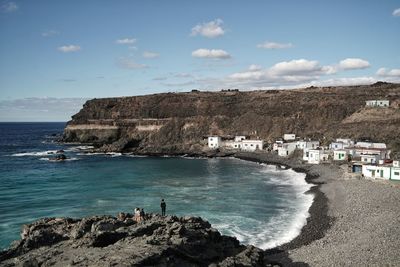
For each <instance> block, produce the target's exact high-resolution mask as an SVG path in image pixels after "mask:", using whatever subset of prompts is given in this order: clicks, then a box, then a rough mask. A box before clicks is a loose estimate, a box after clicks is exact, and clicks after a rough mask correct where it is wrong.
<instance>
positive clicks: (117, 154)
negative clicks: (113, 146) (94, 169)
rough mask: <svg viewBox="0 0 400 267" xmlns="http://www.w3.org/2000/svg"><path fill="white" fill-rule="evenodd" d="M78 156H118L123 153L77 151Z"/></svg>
mask: <svg viewBox="0 0 400 267" xmlns="http://www.w3.org/2000/svg"><path fill="white" fill-rule="evenodd" d="M77 155H80V156H98V155H100V156H111V157H120V156H123V155H124V154H122V153H118V152H87V153H77Z"/></svg>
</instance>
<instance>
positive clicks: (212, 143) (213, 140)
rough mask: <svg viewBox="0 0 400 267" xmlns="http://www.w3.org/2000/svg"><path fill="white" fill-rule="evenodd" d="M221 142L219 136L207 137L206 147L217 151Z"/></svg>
mask: <svg viewBox="0 0 400 267" xmlns="http://www.w3.org/2000/svg"><path fill="white" fill-rule="evenodd" d="M221 144H222V140H221V137H219V136H209V137H208V147H209V148H211V149H217V148H219V147H220V146H221Z"/></svg>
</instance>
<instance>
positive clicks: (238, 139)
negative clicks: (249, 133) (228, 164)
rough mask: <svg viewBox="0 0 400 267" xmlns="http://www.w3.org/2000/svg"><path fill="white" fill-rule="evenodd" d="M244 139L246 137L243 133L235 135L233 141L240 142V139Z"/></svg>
mask: <svg viewBox="0 0 400 267" xmlns="http://www.w3.org/2000/svg"><path fill="white" fill-rule="evenodd" d="M245 139H246V136H244V135H237V136H235V142H241V141H243V140H245Z"/></svg>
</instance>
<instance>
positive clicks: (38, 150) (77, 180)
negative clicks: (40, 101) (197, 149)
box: [0, 123, 313, 249]
mask: <svg viewBox="0 0 400 267" xmlns="http://www.w3.org/2000/svg"><path fill="white" fill-rule="evenodd" d="M64 126H65V123H0V249H4V248H6V247H8V246H9V245H10V243H11V242H12V241H13V240H17V239H19V238H20V231H21V227H22V225H23V224H26V223H31V222H33V221H35V220H37V219H39V218H42V217H67V216H68V217H82V216H89V215H103V214H110V215H114V216H116V214H117V213H118V212H131V213H132V212H133V209H134V208H135V207H140V208H144V210H145V211H146V212H160V200H161V198H164V199H165V201H166V203H167V214H173V215H178V216H184V215H192V216H200V217H202V218H204V219H207V220H208V221H209V222H210V223H211V224H212V225H213V227H214V228H217V229H218V230H219V231H220V232H222V233H223V234H226V235H231V236H236V237H237V238H238V240H240V241H241V242H243V243H245V244H252V245H255V246H258V247H261V248H264V249H266V248H272V247H274V246H276V245H279V244H283V243H286V242H288V241H290V240H291V239H293V238H294V237H295V236H296V235H298V234H299V233H300V230H301V227H302V226H303V225H304V224H305V223H306V218H307V216H308V209H309V207H310V206H311V204H312V201H313V195H312V194H305V192H306V191H308V190H309V188H310V186H311V185H309V184H307V183H306V182H305V181H304V176H305V175H304V174H301V173H296V172H294V171H293V170H279V169H276V167H275V166H271V165H265V164H258V163H254V162H247V161H243V160H239V159H234V158H213V159H201V158H200V159H198V158H183V157H143V156H135V155H121V154H119V153H111V154H88V153H86V152H85V151H87V149H88V148H89V147H87V146H79V145H65V144H59V143H56V142H55V141H54V140H55V138H54V135H56V134H61V133H62V131H63V128H64ZM57 150H64V152H65V155H66V156H67V157H68V160H66V161H63V162H57V161H51V160H49V158H53V157H54V156H55V154H54V153H56V152H57Z"/></svg>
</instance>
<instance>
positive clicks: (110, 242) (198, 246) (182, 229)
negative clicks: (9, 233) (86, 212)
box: [0, 213, 273, 267]
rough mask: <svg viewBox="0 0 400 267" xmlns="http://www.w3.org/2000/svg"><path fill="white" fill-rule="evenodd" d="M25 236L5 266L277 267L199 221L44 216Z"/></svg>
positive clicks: (0, 258) (0, 257)
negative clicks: (137, 220) (138, 220)
mask: <svg viewBox="0 0 400 267" xmlns="http://www.w3.org/2000/svg"><path fill="white" fill-rule="evenodd" d="M21 238H22V239H21V240H19V241H16V242H14V244H13V245H12V246H11V247H10V248H9V249H8V250H6V251H4V252H1V253H0V265H1V266H221V267H222V266H268V265H269V266H273V264H272V263H271V262H267V260H266V259H264V252H263V251H262V250H261V249H258V248H255V247H253V246H244V245H241V244H240V243H239V241H238V240H237V239H236V238H233V237H228V236H223V235H221V234H220V233H219V232H218V231H217V230H216V229H214V228H212V227H211V225H210V224H209V223H208V222H207V221H204V220H202V219H201V218H198V217H181V218H179V217H176V216H165V217H163V216H160V215H158V214H148V215H147V218H146V220H144V221H142V222H136V221H135V220H134V217H133V215H131V214H124V213H120V214H118V216H117V217H112V216H93V217H88V218H82V219H72V218H44V219H41V220H39V221H36V222H34V223H32V224H29V225H25V226H24V228H23V230H22V233H21Z"/></svg>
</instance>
